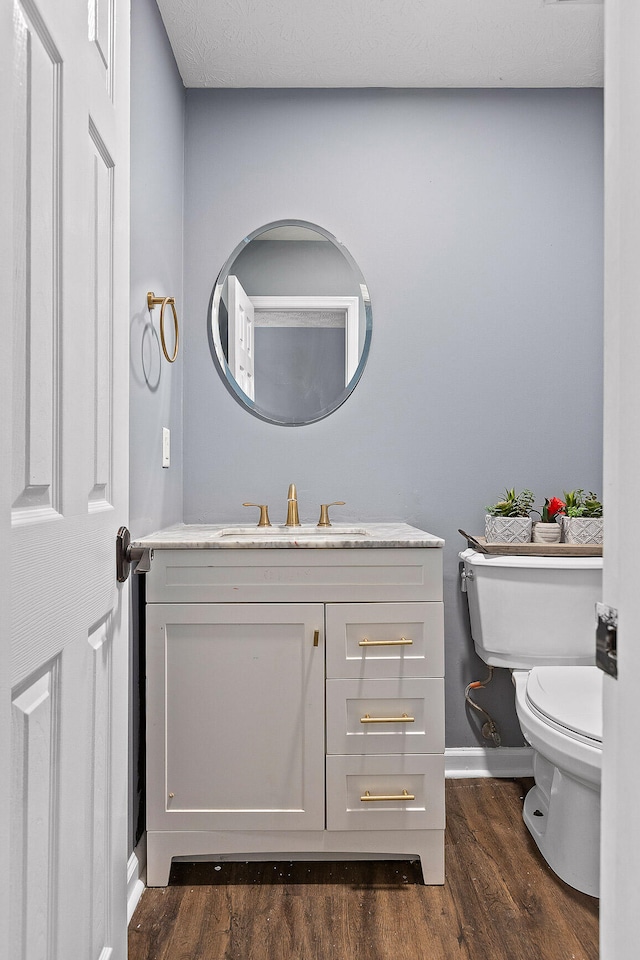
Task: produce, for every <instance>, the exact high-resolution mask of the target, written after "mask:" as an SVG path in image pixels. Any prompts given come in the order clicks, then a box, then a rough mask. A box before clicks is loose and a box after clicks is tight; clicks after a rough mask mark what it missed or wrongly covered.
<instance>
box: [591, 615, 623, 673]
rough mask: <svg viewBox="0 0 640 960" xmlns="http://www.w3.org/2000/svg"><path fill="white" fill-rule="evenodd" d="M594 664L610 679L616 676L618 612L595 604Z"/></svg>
mask: <svg viewBox="0 0 640 960" xmlns="http://www.w3.org/2000/svg"><path fill="white" fill-rule="evenodd" d="M596 616H597V618H598V625H597V627H596V664H597V666H598V667H600V669H601V670H604V672H605V673H608V674H609V676H611V677H617V676H618V611H617V610H616V608H615V607H608V606H607V605H606V604H605V603H596Z"/></svg>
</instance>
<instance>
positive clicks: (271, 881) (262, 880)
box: [129, 779, 598, 960]
mask: <svg viewBox="0 0 640 960" xmlns="http://www.w3.org/2000/svg"><path fill="white" fill-rule="evenodd" d="M531 784H532V781H530V780H496V779H478V780H475V779H470V780H467V779H464V780H448V781H447V810H448V825H447V838H446V882H445V884H444V886H442V887H436V886H433V887H427V886H423V885H422V883H421V872H420V865H419V863H417V862H413V863H410V862H408V861H390V862H384V861H374V862H372V861H362V862H348V863H337V862H326V863H307V862H304V863H303V862H299V863H292V862H289V861H285V862H282V863H217V864H214V863H195V864H194V863H179V864H178V863H177V864H174V866H173V869H172V872H171V881H170V885H169V886H168V887H166V888H154V889H151V888H150V889H148V890H146V891H145V892H144V893H143V895H142V898H141V900H140V903H139V904H138V907H137V909H136V911H135V913H134V916H133V918H132V920H131V924H130V926H129V960H151V958H155V960H181V958H183V957H188V958H189V960H205V958H206V960H327V958H331V960H398V958H400V957H411V958H416V960H422V958H428V960H488V958H490V960H531V958H532V957H535V958H536V960H597V957H598V901H597V900H595V899H593V898H592V897H588V896H586V895H584V894H581V893H578V892H577V891H576V890H573V889H572V888H571V887H569V886H567V885H566V884H565V883H563V882H562V881H561V880H559V879H558V878H557V877H556V876H555V874H554V873H553V872H552V871H551V870H550V868H549V867H548V866H547V864H546V863H545V861H544V860H543V859H542V857H541V856H540V853H539V852H538V849H537V847H536V846H535V844H534V842H533V840H532V839H531V837H530V836H529V833H528V831H527V829H526V827H525V825H524V823H523V822H522V801H523V797H524V794H525V792H526V790H527V789H528V788H529V787H530V786H531Z"/></svg>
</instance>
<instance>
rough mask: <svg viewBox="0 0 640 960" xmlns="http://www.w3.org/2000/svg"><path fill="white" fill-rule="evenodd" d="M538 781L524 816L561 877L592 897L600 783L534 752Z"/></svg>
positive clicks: (595, 885) (597, 870)
mask: <svg viewBox="0 0 640 960" xmlns="http://www.w3.org/2000/svg"><path fill="white" fill-rule="evenodd" d="M534 777H535V781H536V784H535V786H534V787H532V788H531V790H530V791H529V792H528V794H527V796H526V797H525V801H524V810H523V814H522V816H523V819H524V822H525V824H526V825H527V827H528V829H529V832H530V833H531V836H532V837H533V839H534V840H535V842H536V844H537V845H538V848H539V850H540V853H541V854H542V856H543V857H544V859H545V860H546V861H547V863H548V864H549V866H550V867H551V869H552V870H553V871H554V873H556V874H557V875H558V876H559V877H560V879H561V880H564V881H565V883H568V884H569V885H570V886H572V887H574V888H575V889H576V890H580V891H581V892H582V893H586V894H588V895H589V896H591V897H598V896H599V895H600V789H599V784H598V785H596V789H594V785H590V784H587V783H585V782H583V781H580V780H578V779H576V778H574V777H572V776H570V775H569V774H567V773H566V772H565V771H563V770H561V769H559V768H558V767H556V766H554V765H553V764H552V763H550V761H548V760H547V759H545V758H544V757H543V756H541V755H540V754H539V753H537V752H536V753H535V754H534Z"/></svg>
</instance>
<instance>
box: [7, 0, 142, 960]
mask: <svg viewBox="0 0 640 960" xmlns="http://www.w3.org/2000/svg"><path fill="white" fill-rule="evenodd" d="M8 55H9V56H10V58H11V60H12V64H13V91H12V95H13V170H12V178H11V183H10V189H11V194H12V197H13V205H12V214H13V274H14V286H13V313H12V323H13V326H12V338H11V339H12V346H13V390H12V424H13V436H12V440H11V462H12V469H11V490H10V492H9V493H8V496H5V497H4V499H3V507H4V510H3V518H4V517H7V518H8V522H9V523H10V525H11V549H12V598H11V602H12V625H11V638H12V665H11V737H12V740H11V750H12V757H11V771H12V776H11V870H10V876H11V892H10V895H11V920H10V940H9V943H10V949H9V953H8V956H10V957H12V958H13V960H70V958H74V960H76V958H77V960H85V958H91V960H107V958H110V960H120V958H122V960H124V957H125V956H126V858H127V849H126V770H127V705H126V695H127V694H126V691H127V659H128V658H127V603H126V599H127V594H126V593H124V592H123V591H122V590H119V589H117V585H116V579H115V568H114V542H115V534H116V531H117V529H118V527H119V526H120V525H121V524H122V523H125V522H126V519H127V487H128V478H127V446H128V395H127V383H128V315H129V309H128V282H129V281H128V244H129V235H128V234H129V230H128V193H129V182H128V165H129V152H128V151H129V148H128V139H129V133H128V128H129V106H128V101H129V2H128V0H89V2H88V0H15V2H14V15H13V49H12V50H11V51H9V53H8ZM1 489H2V490H3V493H4V488H1ZM5 872H7V873H8V872H9V871H5Z"/></svg>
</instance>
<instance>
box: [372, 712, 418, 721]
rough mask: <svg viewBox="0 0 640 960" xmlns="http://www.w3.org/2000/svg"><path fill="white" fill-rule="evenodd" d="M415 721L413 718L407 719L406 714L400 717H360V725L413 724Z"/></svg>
mask: <svg viewBox="0 0 640 960" xmlns="http://www.w3.org/2000/svg"><path fill="white" fill-rule="evenodd" d="M415 721H416V718H415V717H408V716H407V715H406V713H403V714H402V716H401V717H370V716H369V714H368V713H365V715H364V717H360V723H415Z"/></svg>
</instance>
